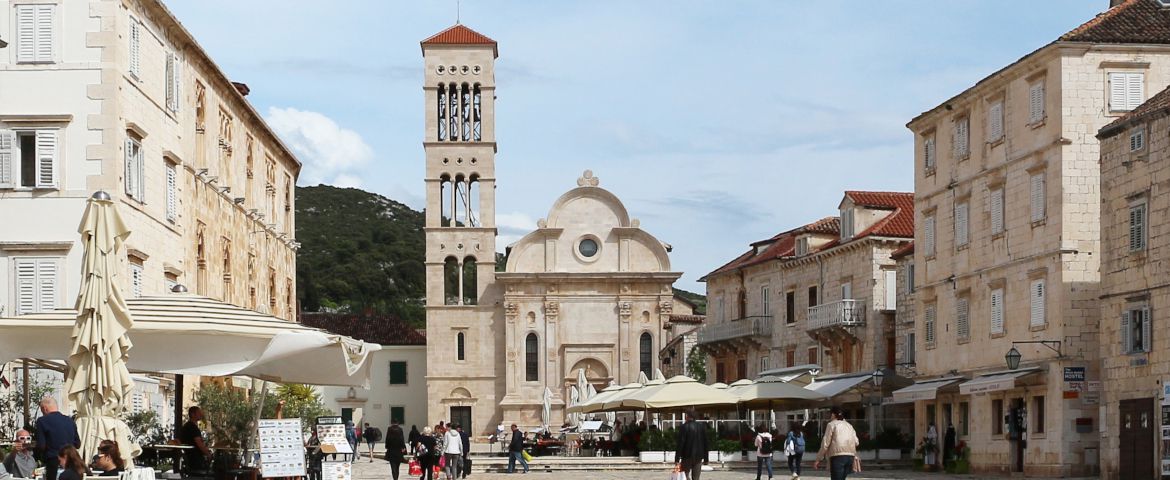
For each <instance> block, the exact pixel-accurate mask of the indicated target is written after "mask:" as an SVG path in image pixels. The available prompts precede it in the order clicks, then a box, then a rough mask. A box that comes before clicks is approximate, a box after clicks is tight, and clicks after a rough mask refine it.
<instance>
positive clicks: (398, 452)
mask: <svg viewBox="0 0 1170 480" xmlns="http://www.w3.org/2000/svg"><path fill="white" fill-rule="evenodd" d="M405 455H406V439H405V438H404V437H403V435H402V428H401V427H399V426H398V425H392V426H391V427H390V429H389V430H386V460H388V461H392V462H398V463H402V460H403V459H404V457H405Z"/></svg>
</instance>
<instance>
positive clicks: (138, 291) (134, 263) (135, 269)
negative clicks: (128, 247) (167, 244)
mask: <svg viewBox="0 0 1170 480" xmlns="http://www.w3.org/2000/svg"><path fill="white" fill-rule="evenodd" d="M143 274H144V269H143V268H142V259H140V258H135V257H130V297H131V298H142V283H143Z"/></svg>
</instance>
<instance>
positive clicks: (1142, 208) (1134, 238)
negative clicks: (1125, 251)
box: [1129, 203, 1146, 250]
mask: <svg viewBox="0 0 1170 480" xmlns="http://www.w3.org/2000/svg"><path fill="white" fill-rule="evenodd" d="M1144 248H1146V204H1144V203H1142V204H1138V205H1134V206H1132V207H1129V249H1130V250H1141V249H1144Z"/></svg>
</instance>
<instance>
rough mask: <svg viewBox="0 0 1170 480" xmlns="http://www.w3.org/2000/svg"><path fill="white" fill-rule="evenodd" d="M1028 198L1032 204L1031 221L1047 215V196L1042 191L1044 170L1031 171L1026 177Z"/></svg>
mask: <svg viewBox="0 0 1170 480" xmlns="http://www.w3.org/2000/svg"><path fill="white" fill-rule="evenodd" d="M1028 198H1029V199H1030V200H1031V204H1032V221H1033V222H1039V221H1042V220H1044V218H1045V216H1046V215H1047V212H1046V210H1047V201H1046V200H1047V198H1046V197H1045V193H1044V172H1038V173H1033V174H1032V176H1030V177H1029V178H1028Z"/></svg>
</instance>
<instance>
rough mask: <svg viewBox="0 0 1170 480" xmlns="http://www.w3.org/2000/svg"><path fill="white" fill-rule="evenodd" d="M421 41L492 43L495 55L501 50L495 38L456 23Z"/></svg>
mask: <svg viewBox="0 0 1170 480" xmlns="http://www.w3.org/2000/svg"><path fill="white" fill-rule="evenodd" d="M419 43H421V44H422V45H491V46H492V50H493V51H495V55H496V56H497V57H498V56H500V54H499V51H498V50H496V45H497V44H496V41H495V40H492V39H490V38H488V37H487V35H484V34H482V33H479V32H477V31H475V30H472V29H470V28H467V27H465V26H463V25H462V24H455V25H454V26H452V27H451V28H448V29H446V30H443V31H441V32H439V33H436V34H434V35H431V36H430V38H427V39H426V40H423V41H422V42H419Z"/></svg>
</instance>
